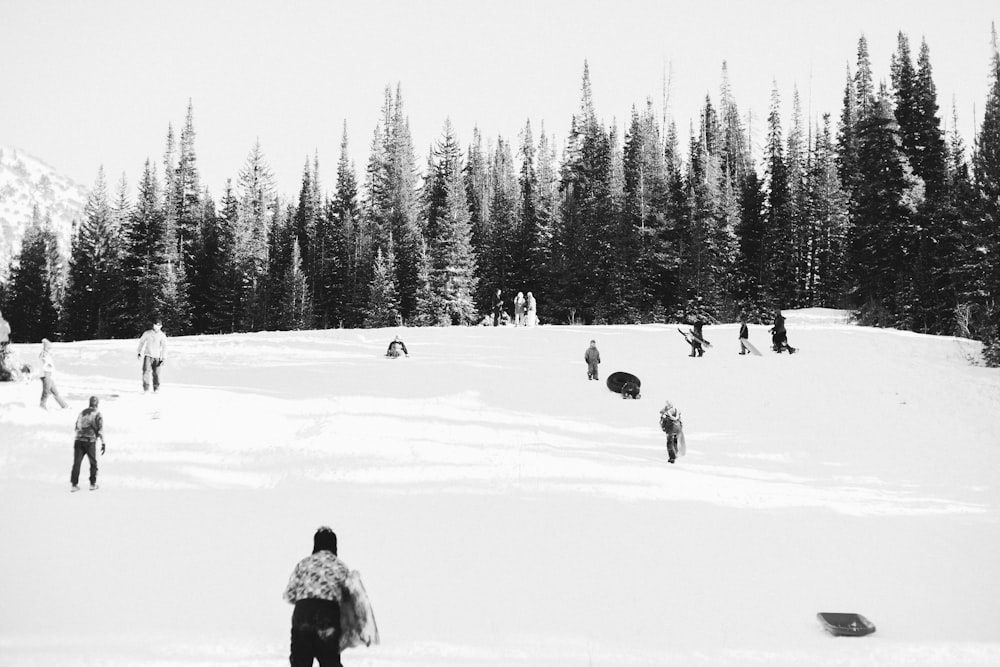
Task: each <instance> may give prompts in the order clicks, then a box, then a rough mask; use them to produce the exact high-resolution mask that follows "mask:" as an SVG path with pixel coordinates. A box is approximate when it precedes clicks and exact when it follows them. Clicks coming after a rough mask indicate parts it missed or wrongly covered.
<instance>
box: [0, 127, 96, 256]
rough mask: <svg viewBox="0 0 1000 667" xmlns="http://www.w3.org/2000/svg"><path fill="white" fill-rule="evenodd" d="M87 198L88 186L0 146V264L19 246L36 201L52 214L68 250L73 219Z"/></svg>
mask: <svg viewBox="0 0 1000 667" xmlns="http://www.w3.org/2000/svg"><path fill="white" fill-rule="evenodd" d="M86 202H87V189H86V188H85V187H83V186H82V185H79V184H77V183H75V182H74V181H73V180H71V179H70V178H68V177H66V176H63V175H62V174H60V173H59V172H57V171H56V170H55V169H53V168H52V167H50V166H49V165H47V164H45V163H44V162H42V161H41V160H39V159H38V158H36V157H33V156H31V155H28V154H27V153H25V152H24V151H20V150H17V149H15V148H10V147H8V146H0V264H5V265H6V264H7V263H9V262H10V259H11V258H12V257H13V256H14V255H16V254H17V253H18V251H19V250H20V248H21V238H22V237H23V236H24V230H25V229H27V227H28V225H29V223H30V222H31V212H32V209H33V207H34V206H35V205H37V206H38V209H39V213H40V214H41V215H42V217H43V218H44V216H45V215H46V213H48V214H50V215H51V216H52V222H53V224H54V225H55V229H56V233H57V234H58V237H59V245H60V248H61V249H62V251H63V252H64V253H65V254H68V252H69V239H70V234H71V233H72V227H73V221H74V220H75V219H79V217H80V215H81V214H82V212H83V207H84V204H86Z"/></svg>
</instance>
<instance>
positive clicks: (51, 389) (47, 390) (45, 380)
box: [39, 375, 69, 408]
mask: <svg viewBox="0 0 1000 667" xmlns="http://www.w3.org/2000/svg"><path fill="white" fill-rule="evenodd" d="M49 394H52V398H54V399H56V403H58V404H59V407H61V408H65V407H69V406H68V404H67V403H66V401H64V400H63V398H62V396H60V395H59V390H58V389H56V383H55V382H54V381H53V380H52V377H51V376H48V375H43V376H42V399H41V403H39V405H41V406H42V407H43V408H44V407H45V404H46V403H47V402H48V400H49Z"/></svg>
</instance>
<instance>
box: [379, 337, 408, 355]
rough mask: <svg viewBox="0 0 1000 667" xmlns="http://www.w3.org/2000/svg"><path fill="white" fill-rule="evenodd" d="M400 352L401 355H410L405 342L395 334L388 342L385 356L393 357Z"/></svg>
mask: <svg viewBox="0 0 1000 667" xmlns="http://www.w3.org/2000/svg"><path fill="white" fill-rule="evenodd" d="M400 352H402V353H403V356H406V357H408V356H410V353H409V352H407V351H406V344H405V343H404V342H403V341H401V340H400V339H399V336H396V337H395V338H393V339H392V342H391V343H389V349H388V350H386V351H385V356H387V357H389V358H390V359H395V358H396V357H398V356H399V353H400Z"/></svg>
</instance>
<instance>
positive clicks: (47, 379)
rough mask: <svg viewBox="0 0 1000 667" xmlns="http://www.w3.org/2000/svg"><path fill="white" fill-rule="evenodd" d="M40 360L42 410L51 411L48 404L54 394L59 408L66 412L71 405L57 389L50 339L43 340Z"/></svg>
mask: <svg viewBox="0 0 1000 667" xmlns="http://www.w3.org/2000/svg"><path fill="white" fill-rule="evenodd" d="M38 360H39V361H40V362H41V364H42V400H41V403H40V405H41V407H42V409H43V410H48V409H49V408H48V406H47V405H46V403H47V402H48V400H49V394H52V397H53V398H55V399H56V403H58V404H59V407H60V408H63V409H64V410H65V409H66V408H68V407H69V405H68V404H67V403H66V401H64V400H63V398H62V396H60V395H59V390H58V389H56V381H55V378H54V377H53V374H54V373H55V372H56V362H55V359H54V358H53V356H52V341H50V340H49V339H48V338H43V339H42V351H41V352H40V353H39V355H38Z"/></svg>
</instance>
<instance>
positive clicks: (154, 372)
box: [136, 320, 167, 392]
mask: <svg viewBox="0 0 1000 667" xmlns="http://www.w3.org/2000/svg"><path fill="white" fill-rule="evenodd" d="M136 358H138V359H141V360H142V390H143V391H144V392H148V391H149V385H150V380H152V385H153V391H154V392H157V391H159V390H160V366H162V365H163V362H164V361H166V358H167V334H165V333H163V323H162V322H160V320H154V321H153V326H152V327H150V328H149V329H147V330H146V332H145V333H144V334H142V336H141V337H140V338H139V349H138V350H137V351H136Z"/></svg>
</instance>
